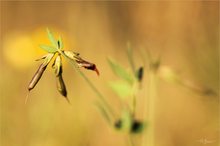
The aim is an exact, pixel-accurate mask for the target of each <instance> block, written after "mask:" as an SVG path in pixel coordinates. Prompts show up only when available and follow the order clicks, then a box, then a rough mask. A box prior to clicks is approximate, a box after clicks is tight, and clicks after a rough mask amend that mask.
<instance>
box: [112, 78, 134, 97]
mask: <svg viewBox="0 0 220 146" xmlns="http://www.w3.org/2000/svg"><path fill="white" fill-rule="evenodd" d="M109 85H110V87H111V89H112V90H113V91H114V92H115V93H116V94H117V95H118V96H119V97H121V98H123V99H124V98H125V97H129V96H131V95H132V86H131V85H130V84H128V83H127V82H124V81H114V82H110V83H109Z"/></svg>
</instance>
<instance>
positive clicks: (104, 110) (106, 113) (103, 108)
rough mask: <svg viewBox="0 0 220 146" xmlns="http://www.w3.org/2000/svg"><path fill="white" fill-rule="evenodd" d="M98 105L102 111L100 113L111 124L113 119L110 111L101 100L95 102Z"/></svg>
mask: <svg viewBox="0 0 220 146" xmlns="http://www.w3.org/2000/svg"><path fill="white" fill-rule="evenodd" d="M95 105H96V107H97V108H98V110H99V111H100V113H101V114H102V116H103V118H104V119H105V120H106V121H107V122H108V123H109V124H111V119H110V117H109V115H108V112H107V111H106V109H105V107H104V106H103V105H102V104H101V103H99V102H96V103H95Z"/></svg>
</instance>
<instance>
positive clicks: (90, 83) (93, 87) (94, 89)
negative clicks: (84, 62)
mask: <svg viewBox="0 0 220 146" xmlns="http://www.w3.org/2000/svg"><path fill="white" fill-rule="evenodd" d="M58 52H59V53H60V54H61V55H62V56H63V57H65V58H66V59H67V60H68V61H69V62H70V64H71V65H72V66H73V67H74V69H75V70H76V71H77V72H78V73H79V74H80V75H81V77H82V78H83V79H84V80H85V81H86V82H87V83H88V85H89V86H90V87H91V89H92V90H93V91H94V92H95V94H96V95H97V96H98V97H99V99H100V100H101V101H102V103H103V104H104V105H105V106H106V108H107V109H108V111H109V113H110V114H111V116H113V117H115V113H114V112H113V110H112V108H111V107H110V105H109V104H108V102H107V101H106V100H105V97H104V96H103V95H102V94H101V92H99V90H98V89H97V88H96V87H95V85H94V84H93V83H92V82H91V81H90V80H89V78H88V77H87V76H86V75H85V74H84V73H83V72H82V71H81V70H80V69H79V68H78V66H77V64H76V62H75V61H73V60H71V59H70V58H69V57H67V56H66V55H65V54H64V53H63V52H62V51H61V50H59V49H58Z"/></svg>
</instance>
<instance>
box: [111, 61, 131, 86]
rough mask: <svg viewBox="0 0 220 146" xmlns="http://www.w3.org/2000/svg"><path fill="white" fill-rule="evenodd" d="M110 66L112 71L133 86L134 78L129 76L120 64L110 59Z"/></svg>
mask: <svg viewBox="0 0 220 146" xmlns="http://www.w3.org/2000/svg"><path fill="white" fill-rule="evenodd" d="M108 62H109V65H110V67H111V69H112V71H113V72H114V73H115V74H116V75H117V76H118V77H120V78H122V79H123V80H125V81H127V82H128V83H130V84H132V83H133V82H134V77H133V76H132V75H131V74H129V73H128V72H127V71H126V70H125V69H124V68H123V67H122V66H120V65H119V64H118V63H116V62H115V61H113V60H112V59H108Z"/></svg>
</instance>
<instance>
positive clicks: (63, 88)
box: [56, 74, 68, 100]
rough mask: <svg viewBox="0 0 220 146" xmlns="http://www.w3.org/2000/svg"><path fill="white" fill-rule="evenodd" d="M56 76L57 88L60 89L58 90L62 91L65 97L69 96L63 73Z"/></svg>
mask: <svg viewBox="0 0 220 146" xmlns="http://www.w3.org/2000/svg"><path fill="white" fill-rule="evenodd" d="M56 78H57V89H58V91H59V92H60V94H61V95H63V96H64V97H65V98H67V90H66V86H65V83H64V81H63V77H62V74H59V75H58V76H57V77H56ZM67 100H68V99H67Z"/></svg>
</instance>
